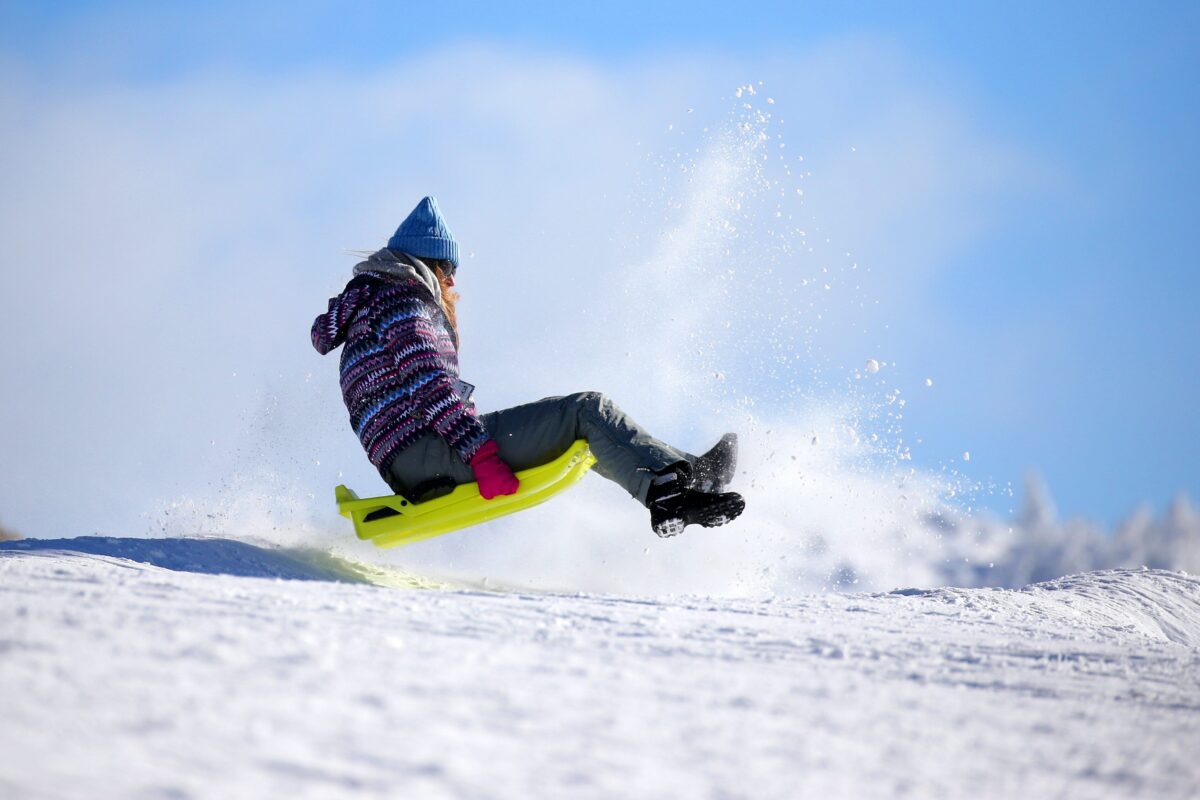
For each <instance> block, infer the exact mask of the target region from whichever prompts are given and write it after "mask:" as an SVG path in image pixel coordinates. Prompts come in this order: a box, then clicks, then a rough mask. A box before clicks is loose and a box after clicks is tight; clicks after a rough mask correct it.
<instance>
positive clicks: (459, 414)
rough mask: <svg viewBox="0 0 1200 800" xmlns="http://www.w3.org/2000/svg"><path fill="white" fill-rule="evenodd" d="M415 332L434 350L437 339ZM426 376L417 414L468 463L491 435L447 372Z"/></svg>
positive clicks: (441, 371) (436, 372) (422, 332)
mask: <svg viewBox="0 0 1200 800" xmlns="http://www.w3.org/2000/svg"><path fill="white" fill-rule="evenodd" d="M415 333H416V336H417V337H418V338H420V339H424V341H425V345H426V346H428V347H430V348H434V349H436V347H437V340H436V339H435V338H434V337H432V336H429V335H428V334H427V333H426V332H425V331H424V330H420V329H418V330H417V331H415ZM428 377H429V382H428V383H426V384H424V385H423V386H422V387H421V391H420V395H419V401H418V402H419V404H420V413H421V415H422V417H423V418H424V419H425V421H426V422H427V423H429V425H430V426H431V427H432V428H433V429H434V430H435V431H437V432H438V434H439V435H441V437H442V438H443V439H445V440H446V444H448V445H450V448H451V449H452V450H454V451H455V452H456V453H458V455H459V458H461V459H462V460H463V461H465V462H467V463H470V461H471V459H472V457H474V455H475V453H477V452H478V451H479V448H480V447H482V446H483V443H484V442H486V441H487V440H488V439H489V438H490V434H488V432H487V428H485V427H483V423H482V422H480V421H479V418H478V417H476V416H475V409H474V407H473V406H471V405H470V404H468V403H466V402H465V401H464V400H463V399H462V397H461V396H460V395H459V393H458V389H457V388H455V383H454V380H453V378H451V377H450V375H449V373H447V372H446V371H445V370H444V369H443V370H438V371H435V372H432V373H430V374H429V375H428Z"/></svg>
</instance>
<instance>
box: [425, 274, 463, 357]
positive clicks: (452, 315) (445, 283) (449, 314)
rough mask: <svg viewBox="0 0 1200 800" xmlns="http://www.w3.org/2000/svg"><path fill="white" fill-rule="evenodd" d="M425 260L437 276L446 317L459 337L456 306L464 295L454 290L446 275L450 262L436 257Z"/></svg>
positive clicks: (456, 337) (456, 336)
mask: <svg viewBox="0 0 1200 800" xmlns="http://www.w3.org/2000/svg"><path fill="white" fill-rule="evenodd" d="M424 261H425V263H426V264H428V265H429V266H431V267H433V274H434V275H436V276H437V279H438V286H440V287H441V290H442V308H444V309H445V310H446V319H448V320H449V321H450V327H451V328H453V329H454V338H455V339H458V313H457V310H456V309H455V306H456V305H457V304H458V300H459V298H460V297H461V296H462V295H460V294H459V293H458V292H456V291H454V289H453V287H451V286H450V280H449V278H448V277H447V276H446V266H447V265H449V264H450V262H448V261H438V260H435V259H424Z"/></svg>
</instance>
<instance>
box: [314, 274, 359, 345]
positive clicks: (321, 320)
mask: <svg viewBox="0 0 1200 800" xmlns="http://www.w3.org/2000/svg"><path fill="white" fill-rule="evenodd" d="M366 295H367V289H366V288H365V287H363V286H355V287H353V288H350V289H347V290H346V291H344V292H342V293H341V294H339V295H338V296H337V297H334V298H331V299H330V301H329V310H328V311H326V312H325V313H324V314H321V315H320V316H318V317H317V318H316V319H315V320H313V325H312V331H311V332H310V336H311V338H312V346H313V347H314V348H316V350H317V352H318V353H320V354H321V355H325V354H326V353H328V352H329V351H331V350H333V349H334V348H336V347H337V346H338V345H340V344H342V342H344V341H346V332H347V329H348V328H349V325H350V317H351V316H352V315H353V314H354V311H355V310H356V308H357V307H358V304H359V303H360V302H361V301H362V300H364V299H365V298H366Z"/></svg>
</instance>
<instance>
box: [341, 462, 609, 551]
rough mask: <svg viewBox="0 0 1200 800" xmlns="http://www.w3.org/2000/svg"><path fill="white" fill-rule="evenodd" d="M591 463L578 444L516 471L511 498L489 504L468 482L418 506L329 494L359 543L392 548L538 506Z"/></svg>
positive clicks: (346, 493) (392, 498)
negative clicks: (517, 482)
mask: <svg viewBox="0 0 1200 800" xmlns="http://www.w3.org/2000/svg"><path fill="white" fill-rule="evenodd" d="M595 463H596V457H595V456H593V455H592V451H591V449H590V448H589V447H588V443H587V442H586V441H585V440H583V439H579V440H578V441H576V442H575V443H574V444H572V445H571V446H570V447H569V448H568V449H567V452H565V453H563V454H562V455H561V456H559V457H558V458H556V459H554V460H553V461H551V462H549V463H547V464H542V465H541V466H540V467H531V468H530V469H523V470H521V471H520V472H518V473H517V478H519V479H520V481H521V488H520V489H518V490H517V493H516V494H511V495H505V496H503V497H495V498H493V499H491V500H484V499H483V497H482V496H480V494H479V486H478V485H477V484H474V483H464V484H461V485H459V486H456V487H455V488H454V491H452V492H450V493H449V494H447V495H445V496H443V497H438V498H435V499H433V500H426V501H425V502H423V503H412V502H410V501H409V500H407V499H406V498H404V497H401V496H400V495H386V496H384V497H363V498H360V497H359V496H358V495H356V494H355V493H354V492H352V491H351V490H349V489H347V488H346V487H345V486H338V487H337V488H336V489H334V496H335V497H336V498H337V504H338V513H340V514H341V515H342V516H343V517H346V518H347V519H349V520H350V521H351V522H353V523H354V532H355V533H356V534H357V535H358V538H359V539H364V540H370V541H372V542H374V543H375V544H376V545H378V546H379V547H395V546H397V545H401V544H411V543H413V542H419V541H421V540H423V539H431V538H433V537H434V536H441V535H442V534H445V533H451V532H453V531H457V530H461V529H463V528H468V527H470V526H472V525H478V524H480V523H481V522H487V521H488V520H493V519H496V518H498V517H503V516H505V515H506V514H513V513H515V512H517V511H524V510H525V509H527V508H532V507H533V506H536V505H537V504H538V503H544V502H546V501H547V500H549V499H550V498H551V497H553V496H554V495H556V494H558V493H559V492H561V491H563V490H565V489H568V488H570V487H571V486H574V485H575V484H576V483H577V482H578V481H579V479H580V478H582V477H583V476H584V473H586V472H587V471H588V470H589V469H591V468H592V465H593V464H595Z"/></svg>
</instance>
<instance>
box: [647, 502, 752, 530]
mask: <svg viewBox="0 0 1200 800" xmlns="http://www.w3.org/2000/svg"><path fill="white" fill-rule="evenodd" d="M745 509H746V501H745V500H744V499H743V498H741V497H731V498H729V499H728V500H723V501H721V502H719V503H713V504H712V505H710V506H708V507H706V508H702V509H699V510H697V511H693V512H692V513H690V514H687V515H685V516H682V517H670V518H668V519H664V520H661V521H659V523H658V524H657V525H655V526H654V532H655V533H656V534H658V535H659V536H660V537H662V538H663V539H668V538H670V537H672V536H678V535H679V534H681V533H683V529H684V528H686V527H687V526H688V525H700V526H701V527H704V528H716V527H720V526H721V525H724V524H726V523H728V522H732V521H733V520H735V519H737V518H738V516H740V515H741V513H742V512H743V511H744V510H745Z"/></svg>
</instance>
